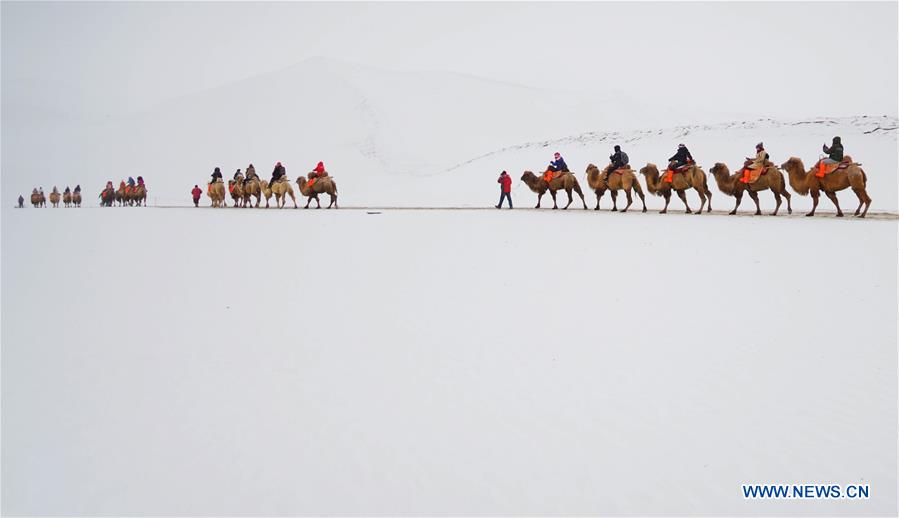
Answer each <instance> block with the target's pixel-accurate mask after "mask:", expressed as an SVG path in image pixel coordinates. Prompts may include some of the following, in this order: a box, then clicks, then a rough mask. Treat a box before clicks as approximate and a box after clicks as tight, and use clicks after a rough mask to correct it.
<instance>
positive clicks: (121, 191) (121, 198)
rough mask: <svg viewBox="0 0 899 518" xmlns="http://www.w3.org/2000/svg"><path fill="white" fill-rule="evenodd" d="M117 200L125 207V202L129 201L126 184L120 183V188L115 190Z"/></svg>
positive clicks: (120, 205)
mask: <svg viewBox="0 0 899 518" xmlns="http://www.w3.org/2000/svg"><path fill="white" fill-rule="evenodd" d="M115 201H117V202H118V204H119V207H124V206H125V202H126V201H128V198H127V197H126V196H125V186H124V185H120V186H119V189H118V190H117V191H116V192H115Z"/></svg>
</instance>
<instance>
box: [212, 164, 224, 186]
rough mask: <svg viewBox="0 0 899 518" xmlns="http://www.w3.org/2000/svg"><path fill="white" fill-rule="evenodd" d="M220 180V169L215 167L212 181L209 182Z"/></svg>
mask: <svg viewBox="0 0 899 518" xmlns="http://www.w3.org/2000/svg"><path fill="white" fill-rule="evenodd" d="M221 181H222V171H221V170H220V169H219V168H218V167H216V168H215V171H213V172H212V181H210V182H209V183H215V182H221Z"/></svg>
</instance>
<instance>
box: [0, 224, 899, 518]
mask: <svg viewBox="0 0 899 518" xmlns="http://www.w3.org/2000/svg"><path fill="white" fill-rule="evenodd" d="M2 216H3V218H2V221H3V233H2V235H3V263H2V268H3V277H2V278H3V291H2V297H3V298H2V305H3V322H2V342H3V361H2V397H3V401H2V403H3V422H2V437H3V464H2V469H3V472H2V477H3V482H4V484H3V503H2V511H3V514H5V515H14V514H36V515H51V514H56V513H62V514H73V513H74V514H81V515H95V514H117V515H122V514H156V515H163V514H179V515H200V514H228V515H237V514H257V515H273V514H329V515H339V514H366V515H372V514H389V515H405V514H459V515H462V514H464V515H468V514H477V515H494V514H553V515H574V514H640V515H658V514H666V515H709V514H713V515H744V514H752V515H787V514H804V515H891V514H895V513H896V510H897V509H896V501H897V500H896V496H897V495H896V487H897V479H896V457H897V455H896V453H897V446H896V436H897V429H896V423H897V409H896V405H895V402H896V399H897V387H896V377H897V372H896V369H897V350H896V342H897V331H896V313H895V310H896V307H897V300H896V285H897V276H896V262H895V261H896V250H897V235H896V223H895V222H894V221H888V222H884V221H866V222H858V224H845V223H844V222H838V221H836V220H834V219H832V218H815V219H797V218H783V219H780V220H773V219H770V218H768V219H762V218H724V217H714V218H705V217H702V218H695V217H694V218H690V219H688V218H685V217H681V216H669V217H665V216H659V215H656V214H653V213H649V214H645V215H634V217H629V216H625V217H617V216H618V215H612V214H596V213H594V212H586V211H575V212H571V211H569V212H567V213H561V212H551V211H543V212H535V211H518V210H516V211H511V212H509V211H503V212H499V211H486V212H485V211H394V212H388V211H385V212H383V213H382V214H378V215H368V214H366V213H365V212H363V211H343V212H340V211H336V212H335V211H308V212H303V211H292V210H291V211H243V212H241V211H237V210H231V209H229V210H222V211H216V210H194V209H175V210H153V209H146V210H143V209H130V210H129V209H122V210H114V211H112V210H100V209H95V210H88V209H84V210H80V211H78V210H70V211H62V210H49V209H48V210H42V211H35V210H20V211H16V210H11V209H4V212H3V214H2ZM26 272H36V273H35V274H27V273H26ZM766 482H770V483H778V482H783V483H801V482H834V483H841V484H848V483H867V484H870V485H871V498H870V499H868V500H855V501H848V500H840V501H765V502H761V501H747V500H744V499H743V497H742V495H741V492H740V484H743V483H766ZM48 495H52V498H51V497H48Z"/></svg>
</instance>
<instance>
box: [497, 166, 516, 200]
mask: <svg viewBox="0 0 899 518" xmlns="http://www.w3.org/2000/svg"><path fill="white" fill-rule="evenodd" d="M496 183H498V184H499V192H500V194H499V203H498V204H497V205H496V208H497V209H500V208H502V206H503V200H509V208H510V209H511V208H512V177H511V176H509V174H508V173H507V172H505V171H503V172H502V173H500V175H499V179H498V180H497V181H496Z"/></svg>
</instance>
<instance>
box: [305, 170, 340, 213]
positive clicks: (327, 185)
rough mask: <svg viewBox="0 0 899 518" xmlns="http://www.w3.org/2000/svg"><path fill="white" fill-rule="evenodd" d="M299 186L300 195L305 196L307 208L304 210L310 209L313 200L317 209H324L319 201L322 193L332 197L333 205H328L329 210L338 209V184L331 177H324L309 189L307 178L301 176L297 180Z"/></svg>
mask: <svg viewBox="0 0 899 518" xmlns="http://www.w3.org/2000/svg"><path fill="white" fill-rule="evenodd" d="M297 186H298V187H299V188H300V194H302V195H303V196H305V197H306V198H307V199H306V206H305V207H303V208H304V209H308V208H309V204H310V203H312V200H315V203H316V204H317V205H318V206H317V207H315V208H316V209H320V208H322V204H321V202H319V201H318V195H319V194H321V193H326V194H328V195H329V196H330V197H331V203H329V204H328V208H329V209H330V208H331V207H332V206H333V207H334V208H335V209H337V208H339V207H338V206H337V182H335V181H334V179H333V178H331V177H330V176H323V177H321V178H319V179H317V180H316V181H315V183H314V184H312V187H309V182H308V181H307V180H306V177H305V176H301V177H299V178H297Z"/></svg>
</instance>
